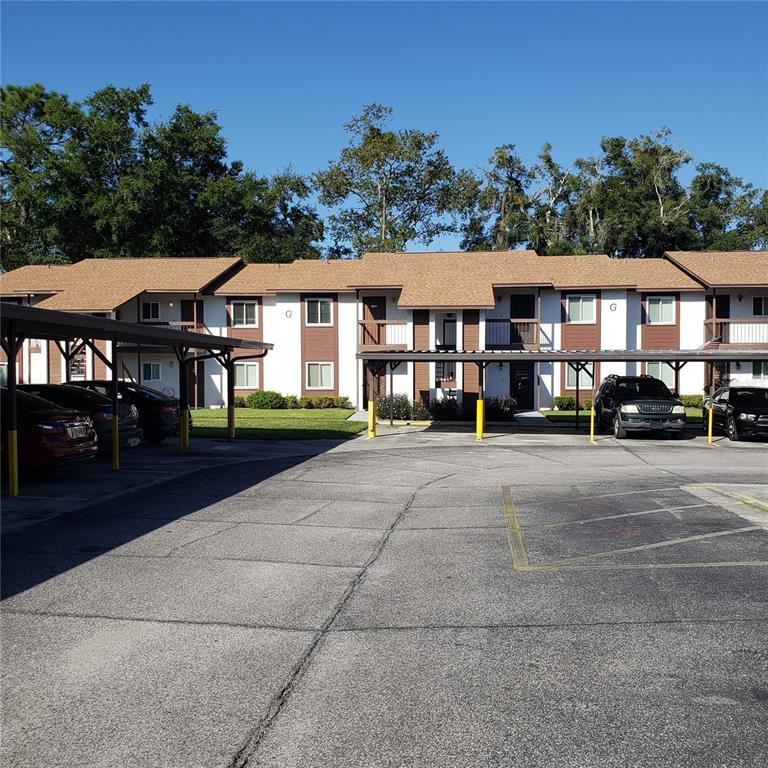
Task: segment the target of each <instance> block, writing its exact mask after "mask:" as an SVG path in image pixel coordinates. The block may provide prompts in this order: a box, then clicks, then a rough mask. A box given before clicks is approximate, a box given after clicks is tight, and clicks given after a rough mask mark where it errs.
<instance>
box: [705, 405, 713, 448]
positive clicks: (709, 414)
mask: <svg viewBox="0 0 768 768" xmlns="http://www.w3.org/2000/svg"><path fill="white" fill-rule="evenodd" d="M713 413H714V411H713V409H712V406H711V404H710V407H709V410H708V411H707V442H708V443H711V442H712V414H713Z"/></svg>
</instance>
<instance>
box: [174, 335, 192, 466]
mask: <svg viewBox="0 0 768 768" xmlns="http://www.w3.org/2000/svg"><path fill="white" fill-rule="evenodd" d="M173 351H174V352H175V353H176V359H177V360H178V361H179V451H180V452H181V454H182V456H183V455H184V452H185V451H186V450H187V446H188V443H189V436H188V433H189V403H188V401H187V365H186V357H187V348H186V347H184V346H179V347H174V348H173Z"/></svg>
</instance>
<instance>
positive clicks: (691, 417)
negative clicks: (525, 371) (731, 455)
mask: <svg viewBox="0 0 768 768" xmlns="http://www.w3.org/2000/svg"><path fill="white" fill-rule="evenodd" d="M544 415H545V416H546V417H547V419H549V421H554V422H559V421H569V422H574V421H576V411H547V412H546V413H545V414H544ZM685 418H686V420H687V422H688V423H689V424H701V408H686V409H685ZM579 419H580V420H582V421H583V422H584V423H585V424H589V411H588V410H587V411H581V413H580V415H579Z"/></svg>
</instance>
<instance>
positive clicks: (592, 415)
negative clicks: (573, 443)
mask: <svg viewBox="0 0 768 768" xmlns="http://www.w3.org/2000/svg"><path fill="white" fill-rule="evenodd" d="M589 442H590V443H594V442H595V400H594V398H593V399H592V407H591V408H590V409H589Z"/></svg>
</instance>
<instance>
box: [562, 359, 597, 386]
mask: <svg viewBox="0 0 768 768" xmlns="http://www.w3.org/2000/svg"><path fill="white" fill-rule="evenodd" d="M563 365H564V366H565V389H566V390H567V391H568V392H575V391H576V381H577V379H576V371H575V370H574V369H573V367H572V366H570V365H568V363H563ZM588 368H589V370H590V371H591V372H592V373H593V374H594V363H589V365H588ZM578 375H579V378H578V382H579V391H580V392H584V391H586V390H589V391H590V392H591V391H592V385H593V383H594V379H591V378H590V377H589V375H588V374H587V370H586V369H584V368H581V369H580V370H579V373H578ZM569 376H573V385H571V384H569V383H568V377H569ZM582 376H583V377H584V379H585V381H584V382H582V380H581V377H582Z"/></svg>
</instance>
